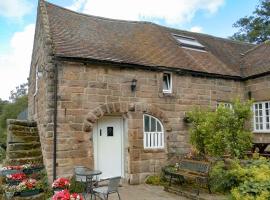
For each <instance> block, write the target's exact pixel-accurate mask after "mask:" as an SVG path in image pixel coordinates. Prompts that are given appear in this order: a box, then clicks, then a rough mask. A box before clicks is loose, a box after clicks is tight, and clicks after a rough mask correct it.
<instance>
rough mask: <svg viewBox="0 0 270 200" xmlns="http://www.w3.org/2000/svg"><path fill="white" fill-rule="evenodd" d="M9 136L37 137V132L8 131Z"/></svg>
mask: <svg viewBox="0 0 270 200" xmlns="http://www.w3.org/2000/svg"><path fill="white" fill-rule="evenodd" d="M9 134H10V135H11V136H21V137H25V136H39V135H38V131H31V132H30V131H17V130H16V131H9Z"/></svg>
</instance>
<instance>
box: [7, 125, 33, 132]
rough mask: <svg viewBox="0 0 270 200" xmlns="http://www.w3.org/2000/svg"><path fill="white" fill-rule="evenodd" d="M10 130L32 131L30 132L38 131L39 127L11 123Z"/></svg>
mask: <svg viewBox="0 0 270 200" xmlns="http://www.w3.org/2000/svg"><path fill="white" fill-rule="evenodd" d="M8 130H9V131H11V132H12V131H21V132H30V133H36V132H38V129H37V127H27V126H20V125H9V126H8Z"/></svg>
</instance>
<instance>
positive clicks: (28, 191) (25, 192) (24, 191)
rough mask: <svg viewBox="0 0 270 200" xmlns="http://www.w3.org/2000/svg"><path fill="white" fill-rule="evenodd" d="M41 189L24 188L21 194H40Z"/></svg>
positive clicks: (23, 195) (26, 195) (27, 195)
mask: <svg viewBox="0 0 270 200" xmlns="http://www.w3.org/2000/svg"><path fill="white" fill-rule="evenodd" d="M39 192H40V191H39V189H34V190H23V191H21V192H20V196H21V197H29V196H33V195H37V194H39Z"/></svg>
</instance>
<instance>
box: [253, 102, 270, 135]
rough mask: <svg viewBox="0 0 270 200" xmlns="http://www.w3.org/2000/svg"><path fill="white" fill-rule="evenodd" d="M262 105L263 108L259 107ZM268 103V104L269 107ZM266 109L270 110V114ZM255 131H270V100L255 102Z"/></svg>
mask: <svg viewBox="0 0 270 200" xmlns="http://www.w3.org/2000/svg"><path fill="white" fill-rule="evenodd" d="M256 105H257V109H256ZM260 105H261V109H260V108H259V107H260ZM266 105H267V106H268V108H267V109H266V107H267V106H266ZM256 111H257V112H256ZM260 111H261V114H260ZM266 111H268V115H267V113H266ZM253 132H255V133H256V132H257V133H270V101H261V102H255V103H253Z"/></svg>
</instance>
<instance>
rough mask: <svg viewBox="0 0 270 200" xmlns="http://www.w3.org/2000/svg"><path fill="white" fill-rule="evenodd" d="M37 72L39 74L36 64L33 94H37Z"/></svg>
mask: <svg viewBox="0 0 270 200" xmlns="http://www.w3.org/2000/svg"><path fill="white" fill-rule="evenodd" d="M38 74H39V71H38V65H36V69H35V92H34V96H36V95H37V92H38V79H39V77H38Z"/></svg>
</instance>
